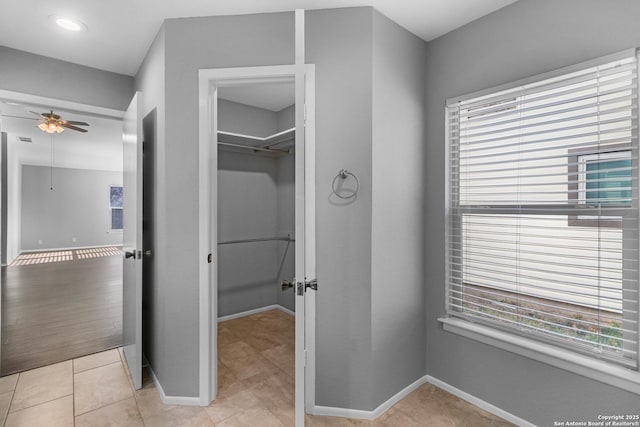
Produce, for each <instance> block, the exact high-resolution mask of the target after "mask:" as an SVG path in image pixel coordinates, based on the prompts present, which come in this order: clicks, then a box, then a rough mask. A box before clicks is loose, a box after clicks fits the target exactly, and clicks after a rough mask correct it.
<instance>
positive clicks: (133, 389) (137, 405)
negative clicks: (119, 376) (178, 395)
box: [116, 348, 164, 427]
mask: <svg viewBox="0 0 640 427" xmlns="http://www.w3.org/2000/svg"><path fill="white" fill-rule="evenodd" d="M116 351H117V352H118V358H119V359H120V364H121V365H122V369H123V370H124V374H125V375H126V376H127V383H128V384H129V388H130V389H131V393H132V394H133V401H134V402H135V404H136V409H137V410H138V414H140V420H142V425H143V427H145V426H146V425H147V423H146V422H145V421H144V417H143V416H142V411H141V410H140V405H139V404H138V396H137V395H136V390H135V388H134V387H133V383H132V381H131V378H130V375H129V374H128V373H127V372H128V371H127V369H126V366H125V364H126V363H127V361H126V360H123V359H124V348H123V349H122V353H120V350H116ZM147 369H148V368H147ZM140 389H142V387H141V388H140ZM163 404H164V403H163Z"/></svg>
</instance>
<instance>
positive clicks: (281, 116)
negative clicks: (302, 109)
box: [278, 104, 296, 132]
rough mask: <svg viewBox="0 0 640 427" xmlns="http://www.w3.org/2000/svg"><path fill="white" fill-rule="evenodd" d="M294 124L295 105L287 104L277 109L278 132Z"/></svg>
mask: <svg viewBox="0 0 640 427" xmlns="http://www.w3.org/2000/svg"><path fill="white" fill-rule="evenodd" d="M295 125H296V106H295V104H293V105H289V106H288V107H285V108H283V109H282V110H280V111H278V132H282V131H283V130H287V129H291V128H292V127H294V126H295Z"/></svg>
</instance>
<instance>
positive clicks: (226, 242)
mask: <svg viewBox="0 0 640 427" xmlns="http://www.w3.org/2000/svg"><path fill="white" fill-rule="evenodd" d="M275 240H280V241H284V242H295V239H292V238H291V237H289V236H282V237H259V238H257V239H240V240H225V241H223V242H218V245H230V244H232V243H253V242H269V241H275Z"/></svg>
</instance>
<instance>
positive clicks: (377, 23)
mask: <svg viewBox="0 0 640 427" xmlns="http://www.w3.org/2000/svg"><path fill="white" fill-rule="evenodd" d="M425 60H426V43H425V42H424V41H422V40H421V39H419V38H418V37H416V36H414V35H413V34H411V33H409V32H408V31H407V30H405V29H403V28H402V27H400V26H399V25H397V24H395V23H394V22H392V21H391V20H389V19H388V18H386V17H385V16H383V15H382V14H380V13H379V12H377V11H375V10H374V11H373V144H372V146H373V152H372V164H373V169H372V174H373V176H372V184H371V188H372V192H373V195H372V221H371V246H372V252H371V257H372V258H371V279H372V285H371V286H372V298H371V305H372V306H371V312H372V314H371V317H372V325H371V329H372V348H373V375H374V388H373V406H374V407H377V406H378V405H380V404H381V403H383V402H385V401H386V400H387V399H389V397H391V396H393V395H394V394H396V393H397V392H399V391H400V390H402V389H403V388H405V387H406V386H407V385H408V384H411V383H412V382H414V381H416V380H417V379H419V378H421V377H423V376H424V373H425V358H424V355H425V349H426V347H425V341H426V331H425V323H424V318H425V309H424V298H425V290H424V278H423V273H424V272H423V265H424V208H423V200H424V172H423V171H424V167H423V157H424V140H425V128H424V112H425V78H424V76H425V72H426V61H425Z"/></svg>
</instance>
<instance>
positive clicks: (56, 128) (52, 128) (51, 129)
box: [38, 123, 64, 133]
mask: <svg viewBox="0 0 640 427" xmlns="http://www.w3.org/2000/svg"><path fill="white" fill-rule="evenodd" d="M38 128H39V129H40V130H41V131H43V132H46V133H62V132H63V131H64V128H63V127H62V126H60V125H58V124H56V123H40V124H39V125H38Z"/></svg>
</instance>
